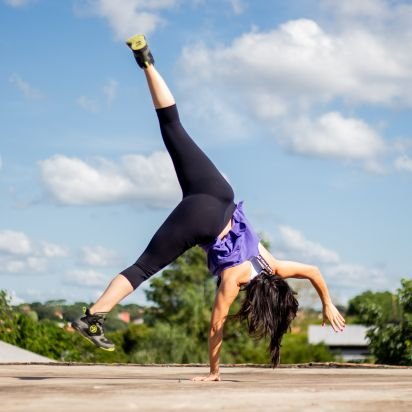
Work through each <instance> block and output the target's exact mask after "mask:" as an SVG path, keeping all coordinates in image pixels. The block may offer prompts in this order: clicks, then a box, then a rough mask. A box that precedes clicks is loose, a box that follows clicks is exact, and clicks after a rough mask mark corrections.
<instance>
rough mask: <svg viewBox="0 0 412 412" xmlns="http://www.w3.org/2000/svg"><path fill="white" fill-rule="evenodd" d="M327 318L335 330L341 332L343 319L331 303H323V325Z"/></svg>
mask: <svg viewBox="0 0 412 412" xmlns="http://www.w3.org/2000/svg"><path fill="white" fill-rule="evenodd" d="M327 320H328V321H329V322H330V324H331V326H332V328H333V330H334V331H335V332H338V331H339V330H340V331H341V332H343V328H344V327H345V319H344V318H343V316H342V315H341V314H340V313H339V311H338V310H337V309H336V307H335V305H333V304H332V303H331V304H329V305H323V323H322V326H325V322H326V321H327Z"/></svg>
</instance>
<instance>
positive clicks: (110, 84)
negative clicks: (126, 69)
mask: <svg viewBox="0 0 412 412" xmlns="http://www.w3.org/2000/svg"><path fill="white" fill-rule="evenodd" d="M117 87H118V82H117V81H116V80H114V79H110V80H108V81H107V83H106V84H105V85H104V86H103V94H104V95H105V97H106V100H107V102H108V103H112V102H113V100H114V99H115V98H116V95H117Z"/></svg>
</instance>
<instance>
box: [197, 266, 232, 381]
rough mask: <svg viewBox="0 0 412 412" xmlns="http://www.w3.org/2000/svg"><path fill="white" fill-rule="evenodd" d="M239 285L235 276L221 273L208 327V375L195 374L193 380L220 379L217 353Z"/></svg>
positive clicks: (218, 352)
mask: <svg viewBox="0 0 412 412" xmlns="http://www.w3.org/2000/svg"><path fill="white" fill-rule="evenodd" d="M239 290H240V286H239V284H238V282H237V279H236V277H235V276H225V274H222V281H221V283H220V286H219V289H218V291H217V293H216V297H215V303H214V306H213V311H212V318H211V321H210V328H209V361H210V373H209V375H208V376H196V377H195V378H193V379H192V380H194V381H220V371H219V354H220V349H221V347H222V342H223V326H224V323H225V321H226V318H227V315H228V313H229V308H230V305H231V304H232V302H233V301H234V300H235V299H236V296H237V295H238V293H239Z"/></svg>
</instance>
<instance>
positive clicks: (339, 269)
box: [275, 226, 392, 301]
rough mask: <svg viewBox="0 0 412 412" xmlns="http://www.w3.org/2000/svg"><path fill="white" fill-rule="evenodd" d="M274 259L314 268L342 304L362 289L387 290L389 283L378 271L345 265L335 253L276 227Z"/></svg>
mask: <svg viewBox="0 0 412 412" xmlns="http://www.w3.org/2000/svg"><path fill="white" fill-rule="evenodd" d="M279 235H280V236H279V238H278V242H277V244H276V245H275V248H276V257H277V258H279V259H285V260H295V261H298V262H302V263H308V264H313V265H316V266H318V267H319V268H320V270H321V272H322V273H323V275H324V277H325V279H326V281H327V283H328V285H329V287H330V289H331V293H332V295H334V296H338V297H339V299H341V300H342V301H346V300H347V299H348V298H349V297H351V296H353V295H355V294H356V293H360V292H361V291H363V290H365V289H376V290H377V289H379V290H383V289H388V288H391V284H392V282H391V281H390V279H389V277H388V274H387V273H385V272H384V271H383V270H382V269H380V268H374V267H367V266H365V265H360V264H354V263H350V262H345V261H344V260H343V259H342V258H341V256H340V255H339V253H337V252H336V251H333V250H331V249H329V248H326V247H325V246H323V245H321V244H319V243H317V242H313V241H311V240H308V239H306V238H305V236H304V234H303V233H301V232H300V231H299V230H297V229H294V228H291V227H288V226H280V227H279Z"/></svg>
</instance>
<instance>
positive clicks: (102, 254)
mask: <svg viewBox="0 0 412 412" xmlns="http://www.w3.org/2000/svg"><path fill="white" fill-rule="evenodd" d="M80 260H81V263H82V264H84V265H88V266H96V267H107V266H113V265H114V264H116V262H117V260H118V255H117V253H116V252H115V251H114V250H110V249H107V248H105V247H103V246H84V247H83V248H82V250H81V258H80Z"/></svg>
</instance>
